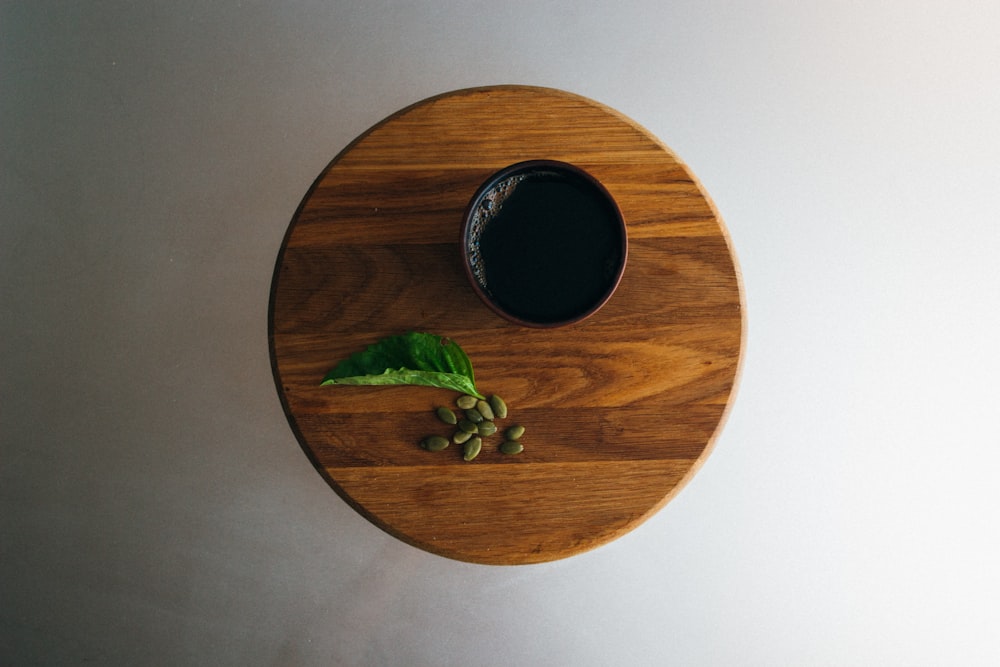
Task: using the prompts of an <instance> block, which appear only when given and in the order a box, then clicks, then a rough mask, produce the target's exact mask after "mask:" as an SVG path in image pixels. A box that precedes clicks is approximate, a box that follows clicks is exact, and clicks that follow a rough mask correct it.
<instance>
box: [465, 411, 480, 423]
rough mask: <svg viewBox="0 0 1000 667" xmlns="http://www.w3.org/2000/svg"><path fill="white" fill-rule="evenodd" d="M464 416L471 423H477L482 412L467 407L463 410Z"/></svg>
mask: <svg viewBox="0 0 1000 667" xmlns="http://www.w3.org/2000/svg"><path fill="white" fill-rule="evenodd" d="M465 418H466V419H468V420H469V421H470V422H472V423H473V424H479V423H482V421H483V414H482V413H481V412H480V411H479V410H476V409H475V408H469V409H468V410H466V411H465Z"/></svg>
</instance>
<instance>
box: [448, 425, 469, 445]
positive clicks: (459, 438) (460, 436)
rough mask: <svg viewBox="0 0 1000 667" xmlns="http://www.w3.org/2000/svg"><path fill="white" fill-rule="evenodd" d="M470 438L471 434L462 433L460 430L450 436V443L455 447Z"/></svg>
mask: <svg viewBox="0 0 1000 667" xmlns="http://www.w3.org/2000/svg"><path fill="white" fill-rule="evenodd" d="M471 437H472V434H471V433H469V432H468V431H463V430H462V429H458V430H457V431H455V434H454V435H453V436H451V441H452V442H454V443H455V444H456V445H461V444H462V443H464V442H465V441H467V440H468V439H469V438H471Z"/></svg>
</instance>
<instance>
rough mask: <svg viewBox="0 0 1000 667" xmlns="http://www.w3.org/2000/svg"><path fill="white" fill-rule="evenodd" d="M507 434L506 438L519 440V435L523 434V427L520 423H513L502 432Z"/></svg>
mask: <svg viewBox="0 0 1000 667" xmlns="http://www.w3.org/2000/svg"><path fill="white" fill-rule="evenodd" d="M503 434H504V435H505V436H507V439H508V440H520V439H521V436H522V435H524V427H523V426H521V425H520V424H515V425H513V426H511V427H510V428H508V429H507V430H506V431H504V432H503Z"/></svg>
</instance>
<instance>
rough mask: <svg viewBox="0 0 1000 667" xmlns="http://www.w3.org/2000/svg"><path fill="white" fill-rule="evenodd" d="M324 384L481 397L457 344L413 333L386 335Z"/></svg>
mask: <svg viewBox="0 0 1000 667" xmlns="http://www.w3.org/2000/svg"><path fill="white" fill-rule="evenodd" d="M322 384H324V385H332V384H346V385H394V384H411V385H422V386H425V387H440V388H443V389H452V390H454V391H458V392H461V393H464V394H470V395H472V396H476V397H478V398H483V395H482V394H480V393H479V391H478V390H477V389H476V380H475V376H474V375H473V372H472V362H471V361H470V360H469V357H468V355H466V354H465V352H464V351H463V350H462V348H461V347H459V345H458V343H456V342H454V341H453V340H450V339H448V338H444V337H442V336H435V335H434V334H428V333H418V332H410V333H407V334H403V335H401V336H389V337H388V338H383V339H382V340H380V341H379V342H377V343H375V344H374V345H370V346H369V347H368V348H367V349H366V350H364V351H363V352H357V353H355V354H352V355H351V356H350V357H348V358H347V359H345V360H344V361H342V362H340V363H339V364H337V365H336V366H335V367H334V368H333V369H332V370H330V372H329V373H327V374H326V377H324V378H323V382H322Z"/></svg>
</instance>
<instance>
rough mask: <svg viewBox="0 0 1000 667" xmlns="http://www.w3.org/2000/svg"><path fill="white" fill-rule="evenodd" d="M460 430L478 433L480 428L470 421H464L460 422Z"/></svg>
mask: <svg viewBox="0 0 1000 667" xmlns="http://www.w3.org/2000/svg"><path fill="white" fill-rule="evenodd" d="M458 428H460V429H462V430H463V431H465V432H466V433H478V432H479V427H478V426H476V425H475V424H473V423H472V422H470V421H469V420H468V419H463V420H462V421H460V422H458Z"/></svg>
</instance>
